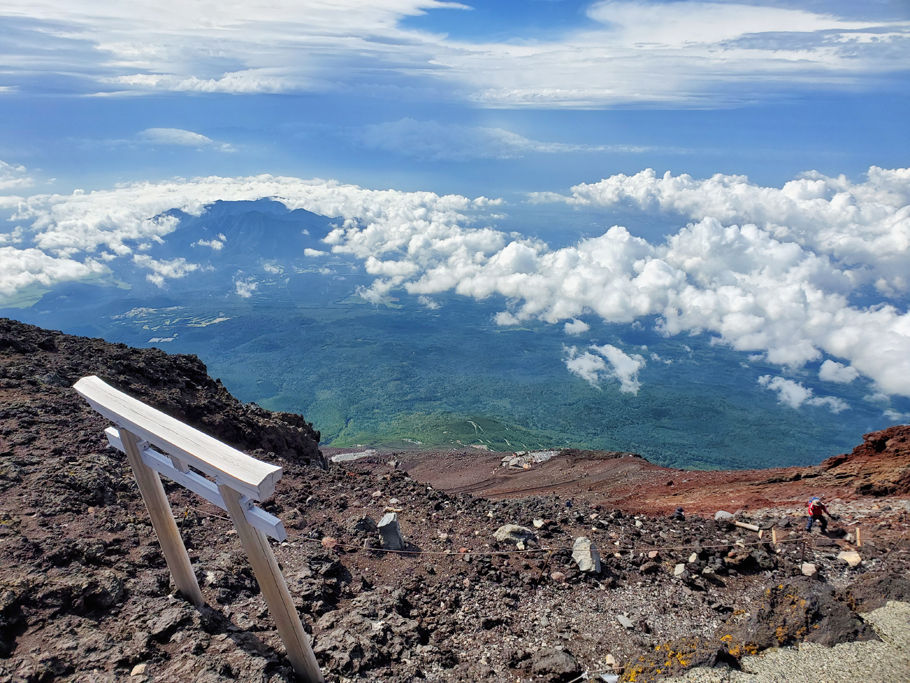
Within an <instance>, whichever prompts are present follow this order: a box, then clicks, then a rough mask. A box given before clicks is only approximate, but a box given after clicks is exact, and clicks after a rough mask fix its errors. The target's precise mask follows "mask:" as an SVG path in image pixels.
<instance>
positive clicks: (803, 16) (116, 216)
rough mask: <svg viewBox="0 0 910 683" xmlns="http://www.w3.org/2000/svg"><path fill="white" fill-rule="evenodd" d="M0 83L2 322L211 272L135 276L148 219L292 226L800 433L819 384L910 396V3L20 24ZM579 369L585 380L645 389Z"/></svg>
mask: <svg viewBox="0 0 910 683" xmlns="http://www.w3.org/2000/svg"><path fill="white" fill-rule="evenodd" d="M0 54H2V61H0V64H2V66H0V121H2V125H0V213H2V214H3V215H4V216H5V217H6V218H8V220H7V221H6V222H5V223H4V225H5V227H3V228H0V299H2V298H4V297H5V298H6V300H15V299H16V297H20V298H21V297H23V296H25V294H24V292H25V293H27V292H29V291H33V290H35V288H48V287H53V286H54V285H55V284H56V283H59V282H63V281H70V280H81V279H90V278H98V277H109V278H113V277H115V275H116V272H117V270H118V268H120V267H122V266H123V265H124V264H131V265H132V266H135V267H138V268H144V269H146V270H147V271H148V278H149V281H150V282H152V283H154V284H155V285H156V286H160V287H166V286H167V282H168V281H172V280H174V279H179V278H184V277H192V276H193V273H196V272H199V271H200V269H201V268H203V267H204V266H203V265H201V262H197V261H194V255H193V254H187V255H185V256H183V257H180V258H177V259H171V260H166V261H165V260H161V259H158V260H156V259H154V258H151V257H150V256H149V254H148V251H149V249H150V248H151V246H152V245H153V244H154V243H160V242H162V241H166V240H167V236H168V234H170V232H171V231H173V229H174V222H173V221H172V220H171V219H169V218H167V217H162V212H165V211H167V210H169V209H173V208H179V209H181V210H183V211H186V212H188V213H191V214H194V215H199V214H200V213H201V212H202V210H203V207H204V206H205V205H206V204H207V203H210V202H213V201H216V200H219V199H224V200H230V199H257V198H259V197H275V198H277V199H278V200H279V201H282V202H283V203H285V204H286V205H287V206H289V208H305V209H307V210H310V211H314V212H316V213H321V214H323V215H326V216H330V217H337V218H339V219H342V222H341V223H340V224H339V227H338V229H337V230H335V231H333V232H332V233H330V234H328V235H325V236H320V237H321V238H322V239H323V240H324V249H320V250H312V253H310V254H308V255H307V257H308V258H313V259H316V260H318V259H320V258H322V257H323V255H324V254H329V253H335V254H345V255H348V256H351V257H353V258H355V259H358V260H359V261H361V262H362V265H363V268H364V269H365V270H366V272H367V273H369V274H370V275H372V276H374V278H375V280H374V282H373V285H372V286H371V287H370V288H369V289H368V290H367V291H365V292H363V294H364V296H365V297H367V298H369V299H370V300H372V301H375V302H377V303H381V302H382V301H384V300H387V299H388V297H392V296H401V295H408V296H414V297H429V298H432V296H433V295H434V294H440V293H442V292H450V291H451V292H455V293H457V294H459V295H463V296H466V297H473V298H478V299H480V298H486V297H490V296H495V297H499V298H501V300H502V301H503V310H502V313H501V315H500V316H499V317H498V318H497V322H499V323H500V324H503V325H508V324H515V323H518V322H521V321H522V320H528V319H539V320H543V321H545V322H547V323H551V324H560V325H562V324H565V325H568V326H569V327H567V334H569V335H571V336H572V337H573V339H574V338H575V337H576V335H578V334H584V332H585V329H586V325H587V323H585V318H588V319H592V318H594V317H596V318H599V319H603V320H606V321H608V322H615V323H629V324H632V323H634V322H635V321H638V320H642V319H649V320H650V319H656V320H658V321H659V322H658V325H659V326H660V329H661V331H663V332H664V333H666V334H668V335H674V334H685V333H689V334H692V333H702V332H706V333H708V334H711V335H714V336H715V338H716V339H717V340H718V342H720V343H723V344H726V345H728V346H731V347H733V348H735V349H737V350H739V351H742V352H743V354H744V358H746V357H750V356H749V354H751V357H755V358H757V357H761V358H763V359H765V360H767V361H769V362H771V363H773V364H776V365H778V366H780V368H781V373H782V374H781V376H780V377H777V378H771V377H770V376H769V378H768V379H767V380H766V381H765V383H764V385H763V386H764V387H766V388H767V389H768V390H775V391H778V392H779V393H780V394H781V396H782V400H789V401H791V403H792V404H793V405H794V406H797V407H798V406H800V405H804V404H809V402H810V401H813V400H814V401H815V402H816V404H818V405H822V406H828V407H831V408H832V409H835V408H836V409H841V408H842V407H841V406H840V404H838V403H836V402H835V401H828V402H826V401H825V400H823V398H824V397H821V398H820V397H818V396H815V397H813V396H811V394H807V393H805V391H804V389H805V387H802V389H800V388H799V387H796V386H795V385H790V384H785V383H784V382H785V381H790V382H793V381H795V380H792V379H788V375H787V373H791V375H792V373H793V372H794V371H796V370H799V369H802V368H805V367H807V365H811V366H812V367H813V368H814V369H813V371H817V372H818V373H819V376H820V377H821V376H823V379H824V378H827V379H826V380H825V381H831V382H834V383H835V384H837V383H838V382H841V383H847V382H851V381H853V380H854V379H855V378H856V377H858V376H860V375H862V376H865V377H867V378H869V379H871V380H872V381H873V382H874V383H875V385H876V386H877V387H878V388H879V389H880V390H881V391H882V394H883V395H884V396H886V397H887V396H889V395H901V396H910V379H895V378H894V377H895V376H898V377H904V378H910V314H908V312H907V303H908V301H910V279H908V277H907V275H906V273H908V272H910V208H908V206H910V171H908V170H907V167H908V166H910V162H908V160H910V135H908V125H907V121H908V120H910V95H908V93H910V87H908V86H910V78H908V76H910V6H908V4H907V3H906V1H905V0H879V1H875V2H864V3H855V2H846V1H840V0H835V1H828V0H825V1H822V0H804V1H803V2H799V1H797V2H789V1H788V2H784V1H782V0H781V1H778V0H753V1H749V0H743V1H742V2H704V1H694V0H679V1H675V2H646V1H643V0H600V1H594V0H589V1H587V2H579V1H571V2H570V1H566V2H559V1H558V0H527V1H525V2H517V1H515V2H502V1H496V2H471V1H470V0H466V1H465V2H443V1H441V0H372V1H371V2H360V1H355V0H333V1H332V2H329V1H328V0H325V1H315V0H312V1H301V0H272V1H270V2H258V3H252V2H244V3H235V2H220V3H217V4H205V3H199V2H192V3H190V2H185V0H156V2H154V3H152V2H147V1H144V0H143V1H137V2H125V3H110V2H103V1H101V0H6V1H5V2H4V3H3V4H2V6H0ZM648 169H653V170H648ZM380 191H381V192H380ZM614 225H618V226H620V227H617V228H613V227H612V226H614ZM536 238H540V239H536ZM245 277H246V279H245V280H244V282H245V283H247V285H246V286H245V287H246V288H245V289H243V290H242V291H241V290H238V292H237V295H238V296H243V295H248V294H249V293H250V292H252V291H256V290H255V287H253V285H252V284H249V283H253V284H255V278H254V279H250V278H252V277H253V276H251V275H249V274H247V275H246V276H245ZM263 287H264V285H263ZM30 288H31V289H30ZM259 291H260V292H261V291H263V290H262V289H260V290H259ZM588 341H589V342H590V344H589V345H588V346H587V347H586V346H584V345H582V346H577V343H576V347H573V349H574V350H573V352H572V353H571V354H569V355H568V356H567V358H566V365H567V368H568V369H569V370H570V371H571V372H573V373H575V374H577V375H578V376H579V377H582V378H584V379H586V380H587V381H592V382H593V381H600V379H599V378H601V377H604V376H606V374H608V373H606V372H605V371H606V370H607V369H609V368H610V367H612V368H613V372H614V374H615V373H616V372H620V371H619V370H618V369H617V368H624V370H623V371H622V372H627V373H628V372H630V370H629V368H637V367H639V363H638V361H637V360H635V359H634V357H633V354H631V353H627V352H624V351H621V350H620V353H625V354H626V355H625V360H624V358H623V356H621V355H619V354H618V353H617V352H615V351H614V350H613V347H609V348H607V347H608V345H605V344H604V340H597V339H591V340H588ZM627 351H628V350H627ZM628 359H632V361H630V360H628ZM633 361H634V362H633ZM645 361H646V359H642V362H645ZM825 363H827V365H825ZM821 368H824V370H822V369H821ZM633 385H634V382H633V383H630V384H629V386H633ZM800 386H802V385H800Z"/></svg>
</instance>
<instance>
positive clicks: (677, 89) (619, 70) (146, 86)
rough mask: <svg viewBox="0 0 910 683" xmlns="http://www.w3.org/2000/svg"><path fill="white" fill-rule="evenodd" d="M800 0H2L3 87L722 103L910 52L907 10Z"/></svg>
mask: <svg viewBox="0 0 910 683" xmlns="http://www.w3.org/2000/svg"><path fill="white" fill-rule="evenodd" d="M803 4H804V5H805V7H800V6H799V3H795V5H796V6H794V7H792V8H784V7H774V6H768V5H767V4H764V3H756V2H751V3H750V2H741V3H722V2H697V1H691V0H689V1H686V0H683V1H682V2H671V3H653V2H643V1H634V0H632V1H603V2H592V3H590V4H589V5H588V6H587V7H586V9H585V10H584V12H583V13H580V14H579V22H578V24H577V25H576V26H575V27H574V28H569V29H560V30H559V31H555V30H554V31H553V33H552V34H548V35H545V36H544V37H541V34H540V32H539V31H538V32H536V33H535V35H533V36H528V35H524V34H523V33H522V31H521V29H520V28H519V27H518V25H517V24H515V25H511V26H510V25H503V26H502V30H501V31H500V32H499V33H500V34H501V35H503V36H505V37H504V38H503V39H502V40H501V41H498V42H497V41H488V40H479V39H476V40H471V39H470V38H469V37H460V38H453V37H450V36H449V35H447V34H446V33H443V32H442V31H438V32H433V31H429V30H420V29H417V28H413V25H414V24H413V22H409V21H408V20H411V19H414V18H416V17H420V16H421V15H425V14H427V13H433V15H434V17H436V16H441V13H442V12H452V11H465V10H469V9H470V7H469V3H454V2H439V1H437V0H375V1H374V2H370V3H363V2H360V1H359V0H336V1H333V2H327V1H315V0H313V1H311V2H306V3H301V2H292V1H291V0H277V1H276V2H271V3H267V4H261V5H259V6H257V8H256V12H255V13H252V12H250V10H249V5H248V4H246V3H240V2H224V3H221V4H219V6H218V11H217V12H211V11H210V10H209V8H208V7H207V6H205V5H202V4H199V3H186V2H177V0H162V1H161V2H155V3H152V2H149V1H148V0H145V1H142V0H140V1H137V2H130V3H98V2H89V3H85V2H83V3H74V2H70V1H69V0H27V1H26V0H7V2H4V3H3V6H2V7H0V20H3V21H5V22H7V23H9V24H10V26H15V27H16V28H17V33H18V39H17V41H16V42H15V44H13V45H10V46H7V49H8V50H9V51H10V54H9V55H8V59H7V62H6V63H7V64H8V65H10V69H11V71H9V72H8V73H7V75H6V78H7V81H8V82H7V83H4V84H2V87H6V88H14V87H15V88H19V89H23V88H27V89H34V88H41V87H42V85H41V83H42V80H41V79H40V78H39V79H36V78H33V75H34V73H35V65H36V64H40V65H41V66H40V68H39V71H38V73H39V75H45V76H48V77H54V78H56V79H57V80H56V81H55V82H56V83H59V81H60V80H61V79H62V80H65V81H67V82H69V83H71V87H72V88H74V89H81V90H83V91H84V90H85V89H86V88H87V87H88V88H91V89H93V91H94V92H97V93H102V94H104V93H107V94H110V93H112V92H113V93H116V92H127V93H129V92H133V93H136V92H138V93H147V92H156V91H172V92H207V93H211V92H225V93H237V94H256V93H276V92H328V91H349V90H350V89H351V88H352V87H356V88H358V89H364V88H376V89H378V91H382V90H384V89H387V88H393V89H395V90H396V91H398V92H409V93H412V94H413V93H418V92H422V93H423V96H424V97H436V98H439V97H442V98H445V99H451V98H454V99H460V100H463V101H469V102H473V103H475V104H479V105H481V106H485V107H509V108H515V107H568V108H586V107H597V106H609V105H613V104H629V103H657V104H667V103H672V104H679V105H697V106H708V105H710V106H718V105H720V106H724V105H726V104H729V103H731V102H737V101H742V100H744V99H752V100H754V99H755V98H757V97H759V96H761V95H763V94H767V93H769V92H775V91H776V92H787V91H790V90H792V88H793V87H794V85H799V86H800V87H813V88H815V87H819V86H822V87H829V88H837V89H843V88H855V87H858V86H862V85H864V84H865V83H867V82H868V80H869V77H870V76H875V77H876V78H878V79H881V81H882V82H886V81H887V80H888V79H889V78H893V77H894V76H893V74H894V71H895V69H894V65H895V64H898V63H902V62H906V61H907V57H908V54H910V46H908V43H910V39H908V35H910V23H908V22H907V20H906V16H904V17H901V16H900V15H899V10H895V11H894V14H895V15H896V16H890V17H882V18H880V19H875V20H862V21H860V20H856V19H852V18H850V17H849V16H847V14H848V13H849V12H851V11H855V10H853V9H852V8H851V6H850V5H849V4H846V3H844V4H832V5H828V6H826V7H825V9H824V11H817V10H815V9H813V8H814V7H816V6H817V4H815V3H813V4H809V3H807V2H804V3H803ZM870 14H871V12H870ZM583 20H586V21H583ZM58 55H59V56H58ZM654 74H660V78H655V77H654ZM893 82H894V81H893ZM86 84H87V85H86ZM89 92H92V91H91V90H89Z"/></svg>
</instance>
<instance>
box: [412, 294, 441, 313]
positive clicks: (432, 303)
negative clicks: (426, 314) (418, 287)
mask: <svg viewBox="0 0 910 683" xmlns="http://www.w3.org/2000/svg"><path fill="white" fill-rule="evenodd" d="M417 301H418V302H419V303H420V305H421V306H423V307H424V308H426V309H429V310H431V311H436V310H438V309H439V308H440V305H439V302H438V301H436V300H435V299H431V298H430V297H428V296H419V297H417Z"/></svg>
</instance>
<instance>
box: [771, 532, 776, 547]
mask: <svg viewBox="0 0 910 683" xmlns="http://www.w3.org/2000/svg"><path fill="white" fill-rule="evenodd" d="M771 545H774V546H776V545H777V529H775V528H774V527H771Z"/></svg>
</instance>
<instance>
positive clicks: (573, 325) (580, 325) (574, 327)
mask: <svg viewBox="0 0 910 683" xmlns="http://www.w3.org/2000/svg"><path fill="white" fill-rule="evenodd" d="M590 329H591V326H590V325H588V323H586V322H585V321H584V320H576V319H575V318H572V320H570V321H569V322H567V323H566V324H565V325H564V326H563V330H564V331H565V333H566V334H571V335H576V334H584V333H585V332H587V331H588V330H590Z"/></svg>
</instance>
